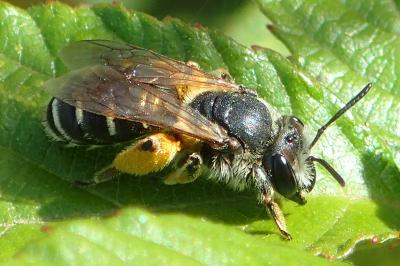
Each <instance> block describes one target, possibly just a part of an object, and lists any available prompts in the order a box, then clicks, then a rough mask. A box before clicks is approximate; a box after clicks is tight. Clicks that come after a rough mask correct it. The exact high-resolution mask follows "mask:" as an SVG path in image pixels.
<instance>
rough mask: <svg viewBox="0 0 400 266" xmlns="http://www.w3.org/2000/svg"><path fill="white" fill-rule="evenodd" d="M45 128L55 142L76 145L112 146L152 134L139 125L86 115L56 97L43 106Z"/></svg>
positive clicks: (150, 129) (92, 114)
mask: <svg viewBox="0 0 400 266" xmlns="http://www.w3.org/2000/svg"><path fill="white" fill-rule="evenodd" d="M46 116H47V119H46V122H45V127H46V129H47V131H48V132H49V134H50V135H51V136H53V137H54V138H55V139H57V140H60V141H65V142H72V143H76V144H83V145H84V144H112V143H117V142H123V141H127V140H132V139H135V138H138V137H141V136H143V135H144V134H146V133H149V132H150V131H152V129H154V128H151V127H147V126H144V125H143V124H142V123H139V122H133V121H128V120H123V119H118V118H112V117H106V116H103V115H98V114H95V113H91V112H87V111H84V110H82V109H81V108H78V107H75V106H72V105H70V104H68V103H65V102H63V101H61V100H59V99H57V98H52V99H51V101H50V102H49V104H48V106H47V114H46Z"/></svg>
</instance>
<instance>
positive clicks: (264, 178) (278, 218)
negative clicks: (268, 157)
mask: <svg viewBox="0 0 400 266" xmlns="http://www.w3.org/2000/svg"><path fill="white" fill-rule="evenodd" d="M253 176H254V177H255V180H256V184H257V186H258V187H259V188H260V189H261V199H262V202H263V203H264V205H265V207H266V208H267V210H268V212H269V213H270V215H271V216H272V218H273V219H274V221H275V224H276V225H277V227H278V229H279V231H280V233H281V235H282V237H283V238H285V239H286V240H291V239H292V236H291V235H290V234H289V232H288V230H287V227H286V222H285V217H284V215H283V212H282V210H281V208H280V207H279V205H278V203H276V202H275V201H274V197H273V196H274V188H273V187H272V183H271V181H270V179H269V177H268V175H267V173H265V171H264V169H262V168H261V167H259V166H254V167H253Z"/></svg>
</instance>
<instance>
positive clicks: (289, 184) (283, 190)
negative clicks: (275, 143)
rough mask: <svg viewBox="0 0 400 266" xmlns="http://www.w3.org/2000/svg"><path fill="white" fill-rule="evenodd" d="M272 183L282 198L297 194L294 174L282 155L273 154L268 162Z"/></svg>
mask: <svg viewBox="0 0 400 266" xmlns="http://www.w3.org/2000/svg"><path fill="white" fill-rule="evenodd" d="M270 167H271V174H272V182H273V183H274V186H275V188H276V190H277V191H278V192H279V193H280V194H281V195H282V196H284V197H286V198H291V197H292V196H293V195H294V194H295V193H296V192H297V184H296V179H295V176H294V175H295V174H294V171H293V169H292V167H291V166H290V163H289V162H288V161H287V160H286V159H285V157H284V156H283V155H282V154H278V153H275V154H273V155H272V157H271V161H270Z"/></svg>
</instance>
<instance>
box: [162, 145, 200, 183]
mask: <svg viewBox="0 0 400 266" xmlns="http://www.w3.org/2000/svg"><path fill="white" fill-rule="evenodd" d="M202 165H203V159H202V158H201V156H200V154H198V153H197V152H193V153H191V154H189V155H187V154H185V155H183V156H182V157H181V158H178V160H177V163H176V167H175V169H174V170H173V172H171V173H169V174H168V175H167V176H166V177H165V178H164V183H165V184H167V185H175V184H186V183H190V182H193V181H194V180H196V179H197V178H198V177H199V176H200V175H201V172H202V171H201V170H202Z"/></svg>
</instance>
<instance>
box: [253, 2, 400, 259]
mask: <svg viewBox="0 0 400 266" xmlns="http://www.w3.org/2000/svg"><path fill="white" fill-rule="evenodd" d="M258 3H259V5H260V7H261V9H262V11H263V12H264V13H265V14H266V15H267V16H268V18H269V19H271V21H272V22H273V25H271V26H270V29H271V30H272V32H273V33H275V34H276V36H278V37H279V38H280V39H281V40H282V41H283V42H284V43H285V44H286V45H287V47H288V48H289V50H290V51H291V53H292V57H291V62H293V63H294V64H295V65H296V66H297V68H298V69H299V71H300V72H305V73H307V76H308V79H309V80H310V81H311V82H312V83H313V84H314V86H313V89H312V90H306V89H303V88H301V86H296V85H298V84H297V83H296V80H293V77H292V76H289V75H286V76H285V77H284V78H283V79H284V80H286V85H287V86H286V89H287V90H288V94H289V97H290V101H291V103H292V106H293V110H294V112H295V113H296V114H298V115H299V116H300V117H307V116H309V118H310V119H309V123H310V124H311V126H313V128H314V129H317V128H318V125H321V124H322V123H323V122H324V121H327V119H328V118H329V117H330V116H331V115H332V114H334V112H335V110H337V109H338V108H339V106H341V105H343V104H344V103H345V102H346V101H348V100H349V99H350V98H351V97H352V95H355V94H356V93H357V91H359V90H360V88H361V87H363V86H364V85H365V84H366V83H367V82H372V83H373V86H374V87H373V90H372V92H371V93H370V94H369V95H368V96H367V97H365V98H364V99H363V100H362V101H361V102H360V103H359V104H357V106H356V107H354V108H353V110H352V112H351V116H350V118H347V117H346V118H341V119H340V120H339V121H338V122H337V123H336V124H337V125H338V128H337V129H334V128H332V129H329V133H328V134H326V136H325V140H326V143H327V144H325V141H323V142H322V143H321V144H319V147H322V149H320V151H321V154H322V155H323V157H324V158H327V159H328V160H329V161H330V162H333V164H334V165H335V166H336V169H340V171H341V173H343V174H344V176H345V177H346V181H347V183H348V186H347V188H346V190H345V194H344V195H342V196H338V195H336V197H335V198H342V199H343V200H344V202H343V207H342V209H343V210H345V213H344V214H343V215H342V216H341V217H338V218H337V219H336V222H335V226H334V227H333V228H329V230H328V232H329V233H330V234H331V236H330V237H326V236H324V237H322V238H320V239H319V240H318V241H317V242H315V243H313V244H312V245H311V246H310V247H309V248H311V249H313V250H320V251H322V252H323V253H324V254H332V251H333V250H335V248H334V246H337V247H340V243H342V244H343V243H346V244H345V245H344V246H343V245H342V247H341V248H340V249H337V250H336V251H335V252H334V253H333V254H337V255H339V256H342V255H346V254H347V252H348V250H347V251H346V249H347V247H348V246H349V245H350V246H351V245H352V244H354V243H355V242H357V241H359V240H363V239H371V238H373V237H374V235H376V234H381V233H383V232H387V233H388V234H389V235H391V233H390V231H392V232H393V234H392V236H389V238H392V237H398V233H397V232H396V230H398V229H399V227H400V212H399V209H400V207H399V206H400V174H399V166H400V153H399V151H400V127H399V122H400V116H399V113H400V101H399V97H398V86H399V85H400V84H399V79H398V75H399V73H400V72H399V65H398V62H399V59H400V45H399V44H400V39H399V38H398V29H399V27H400V14H399V12H398V9H397V8H396V6H395V4H394V2H393V1H352V0H347V1H341V2H339V1H322V0H320V1H318V0H314V1H292V0H281V1H268V0H259V1H258ZM286 72H288V73H289V70H288V71H286ZM306 81H307V80H306ZM284 82H285V81H284ZM307 99H309V100H308V102H309V104H306V105H305V104H304V102H305V101H306V100H307ZM328 102H335V103H337V106H335V105H331V104H329V103H328ZM321 106H324V109H326V110H327V111H328V112H327V113H325V110H321ZM309 114H314V115H312V116H310V115H309ZM348 117H349V116H348ZM314 122H315V125H314V124H313V123H314ZM335 130H339V132H334V131H335ZM331 132H333V134H332V133H331ZM338 134H340V135H341V136H344V137H345V138H346V139H344V140H343V141H342V140H341V138H342V137H341V136H340V137H339V138H338ZM332 139H334V143H335V146H334V149H335V150H334V152H333V151H332ZM338 140H339V141H338ZM341 142H342V143H343V144H345V145H343V144H340V143H341ZM329 143H330V144H329ZM329 145H330V146H329ZM351 150H353V151H352V152H351V155H352V157H351V158H350V157H348V155H350V151H351ZM340 161H341V164H338V163H340ZM320 184H321V182H320ZM320 188H321V186H320ZM355 206H357V207H355ZM367 213H370V215H367ZM349 221H351V222H350V224H348V222H349ZM340 228H341V229H342V230H338V229H340ZM344 228H347V230H343V229H344ZM333 230H334V231H336V232H333ZM385 238H386V237H383V239H385ZM343 247H344V248H343Z"/></svg>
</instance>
